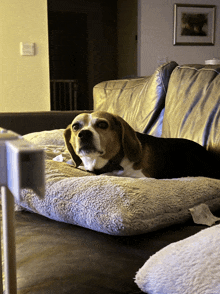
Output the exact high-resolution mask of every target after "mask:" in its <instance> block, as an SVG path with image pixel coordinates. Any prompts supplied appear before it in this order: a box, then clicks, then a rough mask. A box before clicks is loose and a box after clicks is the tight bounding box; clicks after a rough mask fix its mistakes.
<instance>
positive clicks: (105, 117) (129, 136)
mask: <svg viewBox="0 0 220 294" xmlns="http://www.w3.org/2000/svg"><path fill="white" fill-rule="evenodd" d="M64 138H65V143H66V146H67V149H68V150H69V152H70V154H71V156H72V159H73V161H74V163H75V166H76V167H77V166H79V165H80V164H81V162H82V161H83V163H84V165H85V158H87V159H88V158H90V159H91V160H92V162H93V168H97V166H96V161H97V159H99V165H100V163H101V164H102V165H105V164H106V163H107V162H108V161H109V160H111V159H112V158H114V157H115V156H116V155H117V154H118V153H119V152H120V151H121V150H122V149H123V154H124V156H126V157H127V158H128V159H129V160H130V161H132V162H137V161H139V160H140V157H141V151H142V148H141V144H140V141H139V140H138V138H137V136H136V133H135V131H134V130H133V129H132V128H131V127H130V125H129V124H128V123H127V122H125V121H124V120H123V119H122V118H121V117H119V116H117V115H113V114H111V113H108V112H103V111H98V112H93V113H82V114H79V115H78V116H76V117H75V118H74V120H73V121H72V123H71V124H70V125H69V126H68V127H67V128H66V130H65V132H64ZM102 167H103V166H102ZM99 168H100V166H99ZM89 170H91V169H89Z"/></svg>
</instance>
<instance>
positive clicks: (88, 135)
mask: <svg viewBox="0 0 220 294" xmlns="http://www.w3.org/2000/svg"><path fill="white" fill-rule="evenodd" d="M78 136H79V137H80V138H81V140H82V141H83V140H84V141H89V140H91V139H92V132H91V131H89V130H82V131H81V132H80V133H79V134H78Z"/></svg>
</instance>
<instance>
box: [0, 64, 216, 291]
mask: <svg viewBox="0 0 220 294" xmlns="http://www.w3.org/2000/svg"><path fill="white" fill-rule="evenodd" d="M219 73H220V66H217V65H210V66H208V65H206V66H204V65H183V66H179V65H178V64H177V63H176V62H169V63H167V64H164V65H162V66H160V67H159V68H158V69H157V70H156V71H155V73H154V74H152V75H151V76H148V77H138V78H135V79H121V80H114V81H106V82H102V83H99V84H98V85H96V86H95V87H94V93H93V94H94V110H105V111H109V112H112V113H115V114H118V115H121V116H122V117H123V118H124V119H125V120H126V121H127V122H128V123H130V125H131V126H132V127H133V128H134V129H135V130H136V131H139V132H145V133H148V134H150V135H154V136H162V137H176V138H187V139H191V140H194V141H196V142H197V143H199V144H201V145H203V146H204V147H205V148H207V149H208V150H210V151H211V152H214V153H216V154H217V155H218V154H219V155H220V90H219V89H220V75H219ZM78 113H79V112H78V111H65V112H59V111H55V112H36V113H0V126H1V127H4V128H6V129H11V130H13V131H15V132H18V133H20V134H21V135H24V138H25V139H26V140H29V141H30V142H32V143H34V144H37V145H39V146H41V147H42V148H44V149H45V162H46V165H45V166H46V183H47V185H46V195H45V198H44V199H43V200H42V199H39V198H38V196H37V195H35V194H34V193H33V192H32V191H30V190H28V189H24V190H23V191H22V201H21V202H19V203H18V202H17V203H16V205H15V210H16V212H15V219H16V223H15V226H16V232H15V233H16V259H17V286H18V293H21V294H23V293H34V294H37V293H45V294H46V293H53V294H56V293H57V294H58V293H59V294H60V293H74V294H81V293H84V294H87V293H99V294H113V293H129V294H131V293H142V292H146V293H149V294H151V293H152V294H156V293H169V294H170V293H176V294H177V293H210V294H211V293H219V291H220V288H219V282H218V281H219V280H220V279H218V278H219V274H218V273H219V272H220V270H219V264H216V263H217V260H219V257H220V251H219V249H218V248H219V246H217V244H219V240H215V236H217V235H218V230H219V229H220V226H219V225H216V224H215V223H216V221H217V220H218V219H217V218H214V217H213V215H211V214H210V217H211V218H212V219H213V221H212V222H211V224H212V225H213V227H211V228H207V226H206V225H204V224H201V223H202V222H198V223H195V222H194V221H193V217H192V215H191V213H190V210H191V211H192V210H196V209H197V208H198V207H199V208H200V207H201V204H202V205H204V206H205V210H202V212H201V211H200V210H199V211H200V212H199V216H200V214H201V215H202V213H204V211H207V207H208V209H210V210H211V212H212V213H213V214H214V215H215V216H216V217H220V181H219V180H215V179H209V178H203V177H198V178H190V177H187V178H181V179H169V180H168V179H162V180H156V179H147V178H146V179H130V178H117V177H109V176H103V175H100V176H95V175H91V174H90V173H87V172H85V171H84V170H81V169H75V168H73V167H72V166H71V165H69V164H68V160H69V159H70V157H69V154H68V152H67V151H66V150H65V145H64V141H63V137H62V134H63V130H64V129H65V127H66V126H67V125H68V124H69V123H70V122H71V121H72V120H73V118H74V117H75V116H76V115H77V114H78ZM39 172H40V171H39ZM208 214H209V212H208V213H207V215H208ZM207 215H206V214H205V218H206V216H207ZM209 224H210V223H209ZM210 230H211V231H210ZM200 240H201V241H200ZM213 240H214V241H215V242H214V241H213ZM192 244H194V246H192ZM210 244H212V246H209V245H210ZM215 248H216V250H215ZM201 252H203V254H200V255H199V253H201ZM181 253H182V254H181ZM197 253H198V254H197ZM206 256H208V258H209V262H208V263H207V260H204V264H206V265H207V269H208V270H207V272H206V275H204V274H203V275H202V273H204V267H202V263H203V259H202V258H204V257H206ZM192 257H193V258H192ZM190 262H192V264H191V263H190ZM181 264H182V265H181ZM180 265H181V266H180ZM185 265H188V267H187V266H185ZM189 265H190V266H189ZM179 268H180V269H179ZM213 268H214V269H216V270H213ZM177 269H179V270H177ZM194 269H195V270H194ZM217 269H218V270H217ZM171 273H172V274H171ZM175 275H176V276H175ZM180 277H181V279H180ZM210 281H214V282H213V283H212V282H210ZM183 285H184V287H183ZM216 291H217V292H216Z"/></svg>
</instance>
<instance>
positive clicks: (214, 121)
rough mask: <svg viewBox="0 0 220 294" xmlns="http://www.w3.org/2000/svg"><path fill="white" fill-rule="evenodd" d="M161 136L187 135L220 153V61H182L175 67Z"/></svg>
mask: <svg viewBox="0 0 220 294" xmlns="http://www.w3.org/2000/svg"><path fill="white" fill-rule="evenodd" d="M162 137H174V138H186V139H190V140H193V141H195V142H197V143H199V144H201V145H203V146H204V147H206V148H207V149H209V150H213V151H215V152H216V153H219V154H220V65H218V66H217V65H215V66H214V65H211V66H205V65H183V66H178V67H176V68H175V70H174V71H173V73H172V75H171V77H170V81H169V86H168V90H167V96H166V104H165V113H164V122H163V131H162Z"/></svg>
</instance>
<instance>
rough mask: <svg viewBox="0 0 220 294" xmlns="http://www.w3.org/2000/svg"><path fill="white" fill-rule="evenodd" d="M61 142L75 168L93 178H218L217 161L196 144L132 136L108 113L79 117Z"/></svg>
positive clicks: (117, 119) (80, 115)
mask: <svg viewBox="0 0 220 294" xmlns="http://www.w3.org/2000/svg"><path fill="white" fill-rule="evenodd" d="M64 138H65V143H66V146H67V148H68V150H69V152H70V154H71V156H72V159H73V162H74V164H75V166H76V167H78V166H79V165H80V164H81V163H82V162H83V164H84V167H85V169H86V170H88V171H90V172H93V173H96V174H103V173H105V174H106V173H107V174H112V175H118V176H128V177H135V178H139V177H153V178H158V179H160V178H179V177H186V176H205V177H211V178H217V179H219V178H220V160H219V159H218V158H217V157H215V156H214V154H212V153H211V152H209V151H207V150H206V149H205V148H204V147H202V146H200V145H199V144H197V143H195V142H193V141H190V140H187V139H172V138H157V137H153V136H150V135H146V134H142V133H138V132H135V131H134V130H133V128H132V127H131V126H130V125H129V124H128V123H127V122H126V121H125V120H123V119H122V118H121V117H119V116H117V115H113V114H111V113H108V112H103V111H99V112H93V113H83V114H79V115H78V116H77V117H75V118H74V120H73V121H72V123H71V124H70V125H69V126H68V127H67V128H66V130H65V132H64Z"/></svg>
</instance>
